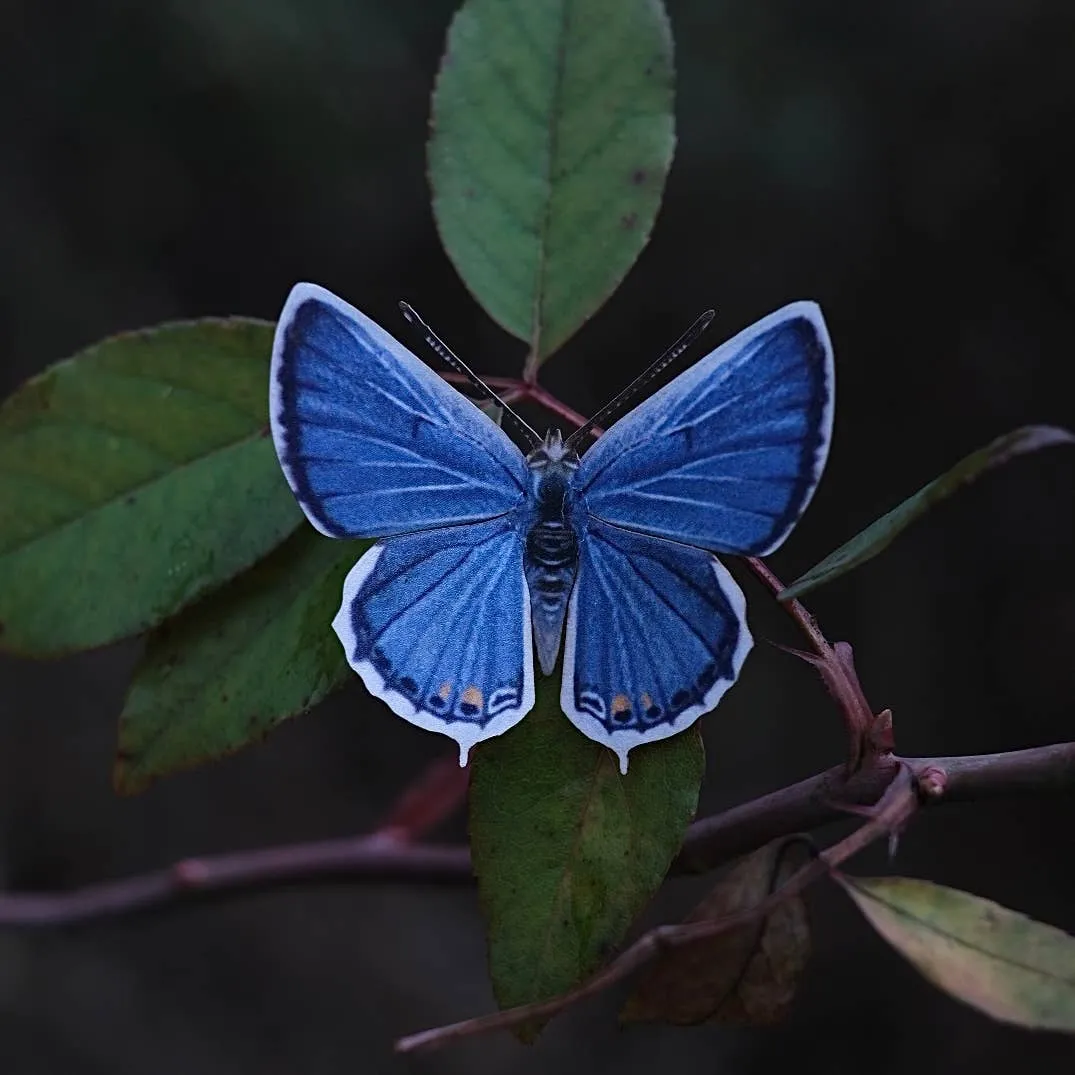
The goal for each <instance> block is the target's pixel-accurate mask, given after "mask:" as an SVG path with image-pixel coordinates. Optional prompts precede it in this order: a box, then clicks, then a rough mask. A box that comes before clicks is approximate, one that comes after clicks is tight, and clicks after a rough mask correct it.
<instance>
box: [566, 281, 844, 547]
mask: <svg viewBox="0 0 1075 1075" xmlns="http://www.w3.org/2000/svg"><path fill="white" fill-rule="evenodd" d="M833 390H834V386H833V360H832V345H831V344H830V342H829V334H828V330H827V329H826V328H825V320H824V318H823V317H822V316H821V310H820V309H819V308H818V307H817V305H816V304H814V303H812V302H794V303H791V304H790V305H789V306H785V307H784V308H783V309H782V310H777V311H776V313H773V314H770V315H769V316H768V317H765V318H762V320H761V321H758V322H757V323H756V324H754V325H751V326H750V327H749V328H747V329H744V330H743V331H742V332H740V333H739V335H738V336H735V337H733V338H732V339H730V340H728V341H727V343H724V344H722V345H721V346H720V347H718V348H717V349H716V350H715V351H712V352H710V354H708V355H706V356H705V358H703V359H701V360H700V361H699V362H697V363H695V365H693V366H691V367H690V369H688V370H685V371H684V372H683V373H681V374H680V375H679V376H678V377H676V378H675V380H673V381H671V382H669V383H668V384H666V385H665V386H664V387H663V388H662V389H660V391H658V392H655V393H654V394H653V395H652V396H650V398H649V399H647V400H646V401H645V402H643V403H640V404H639V405H638V406H637V407H636V408H635V409H634V410H633V411H631V412H630V413H629V414H627V415H625V416H624V417H623V418H621V419H620V420H619V421H618V422H616V423H615V425H613V426H612V428H611V429H610V430H609V431H608V432H607V433H606V434H605V435H604V436H602V437H601V438H600V439H599V440H598V441H597V443H596V444H595V445H594V446H593V447H592V448H590V450H589V451H588V452H586V454H585V455H584V456H583V457H582V463H581V464H580V466H579V468H578V470H577V471H576V472H575V477H574V480H573V483H572V484H573V486H574V488H575V491H576V492H577V493H578V494H579V496H580V497H581V498H582V500H583V502H584V504H585V508H586V510H587V511H588V512H589V514H591V515H593V516H595V517H597V518H599V519H603V520H605V521H606V522H610V523H615V524H616V525H617V526H623V527H627V528H628V529H630V530H637V531H640V532H641V533H646V534H653V535H654V536H656V537H663V538H669V539H671V540H672V541H681V542H686V543H687V544H690V545H698V546H700V547H701V548H704V549H710V550H711V551H713V552H730V553H735V554H737V555H752V556H761V555H765V554H767V553H770V552H772V551H773V550H774V549H775V548H776V547H777V546H778V545H779V544H780V543H781V542H782V541H783V540H784V538H785V537H787V535H788V533H789V531H790V530H791V528H792V527H793V526H794V525H795V522H796V520H797V519H798V518H799V516H800V515H802V513H803V511H805V510H806V505H807V504H808V503H809V501H810V498H811V496H813V493H814V489H815V488H816V487H817V483H818V480H819V479H820V477H821V471H822V468H823V467H824V465H825V459H826V457H827V455H828V450H829V439H830V436H831V433H832V415H833Z"/></svg>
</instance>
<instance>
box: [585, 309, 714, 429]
mask: <svg viewBox="0 0 1075 1075" xmlns="http://www.w3.org/2000/svg"><path fill="white" fill-rule="evenodd" d="M716 316H717V315H716V311H715V310H706V312H705V313H704V314H702V315H701V316H700V317H699V318H698V319H697V320H696V321H695V322H694V324H693V325H691V327H690V328H689V329H687V331H686V332H684V333H683V335H682V336H680V338H679V339H678V340H676V342H675V343H674V344H672V346H671V347H669V348H668V350H667V351H665V353H664V354H663V355H661V357H660V358H658V359H657V361H656V362H654V363H653V365H652V366H650V367H649V369H647V370H645V371H644V372H643V373H640V374H639V375H638V376H637V377H636V378H635V379H634V380H633V381H632V382H631V383H630V384H629V385H628V386H627V387H626V388H625V389H624V390H623V391H622V392H621V393H620V394H619V395H618V396H617V397H616V398H615V399H614V400H612V401H611V402H610V403H606V404H605V406H604V407H602V408H601V409H600V410H599V411H598V412H597V413H596V414H595V415H594V416H593V417H592V418H591V419H590V420H589V421H588V422H587V423H586V424H585V425H584V426H580V427H579V428H578V429H576V430H575V432H574V433H572V434H571V436H570V437H568V438H567V440H566V441H565V442H564V447H565V448H574V447H575V446H576V445H577V444H578V443H579V442H580V441H581V440H582V439H583V438H584V437H585V436H586V434H587V433H589V432H590V430H591V429H593V428H594V427H595V426H604V425H607V424H608V419H609V418H611V417H612V416H613V415H614V414H615V413H616V412H617V411H618V410H620V409H621V408H622V407H623V405H624V404H625V403H626V402H627V401H628V400H629V399H630V398H631V397H632V396H634V395H637V394H638V392H639V391H640V390H641V389H642V388H644V387H645V386H646V385H647V384H649V382H650V381H652V380H653V378H654V377H656V376H657V374H659V373H661V372H662V371H663V370H666V369H667V368H668V367H669V366H670V365H671V364H672V363H673V362H675V360H676V359H677V358H679V356H680V355H681V354H683V352H684V351H686V350H687V348H688V347H690V345H691V344H692V343H694V341H695V340H697V339H698V337H699V336H701V334H702V333H703V332H705V330H706V329H707V328H709V322H710V321H712V320H713V318H714V317H716Z"/></svg>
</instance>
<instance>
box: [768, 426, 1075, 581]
mask: <svg viewBox="0 0 1075 1075" xmlns="http://www.w3.org/2000/svg"><path fill="white" fill-rule="evenodd" d="M1072 443H1075V435H1072V434H1071V433H1069V432H1068V431H1067V430H1066V429H1058V428H1057V427H1055V426H1023V427H1022V428H1021V429H1016V430H1014V431H1013V432H1011V433H1008V434H1006V435H1005V436H1003V437H998V438H997V439H996V440H995V441H993V442H991V443H990V444H987V445H986V446H985V447H984V448H979V449H978V451H976V452H972V453H971V454H970V455H968V456H967V457H966V458H965V459H962V460H960V461H959V462H958V463H957V464H956V465H955V466H954V467H952V469H951V470H949V471H947V472H946V473H944V474H942V475H941V476H940V477H939V478H934V480H933V481H931V482H930V483H929V485H926V486H923V487H922V488H921V489H919V490H918V492H917V493H915V494H914V496H912V497H908V498H907V499H906V500H905V501H904V502H903V503H902V504H900V505H898V506H897V507H895V508H893V509H892V511H890V512H888V514H887V515H882V516H881V518H880V519H878V520H877V521H876V522H873V523H871V524H870V525H869V526H868V527H866V529H865V530H863V531H862V532H861V533H860V534H858V535H856V536H855V537H853V538H852V539H851V540H850V541H849V542H847V543H846V544H845V545H841V546H840V547H839V548H838V549H837V550H836V551H835V552H833V553H830V554H829V555H828V556H826V557H825V559H824V560H822V561H821V562H820V563H818V564H815V565H814V566H813V567H812V568H810V570H809V571H807V572H806V574H804V575H802V576H801V577H800V578H797V579H796V580H795V581H794V582H793V583H792V584H791V585H790V586H789V587H787V589H785V590H782V591H781V593H780V594H779V599H780V600H781V601H790V600H791V599H792V598H793V597H801V596H802V595H803V594H804V593H808V592H809V591H810V590H814V589H817V587H818V586H823V585H824V584H825V583H826V582H831V581H832V580H833V579H835V578H839V577H840V575H843V574H846V573H847V572H848V571H850V570H851V569H852V568H855V567H858V565H859V564H862V563H865V562H866V561H867V560H872V559H873V557H875V556H876V555H877V554H878V553H880V552H881V551H883V550H884V549H886V548H887V547H888V546H889V545H890V544H891V543H892V541H894V540H895V538H896V537H898V536H899V534H900V533H901V532H902V531H904V530H906V529H907V527H908V526H910V525H911V523H913V522H915V521H916V520H917V519H919V518H920V517H921V516H923V515H925V513H926V512H927V511H929V509H930V508H932V507H933V506H934V505H935V504H937V503H938V502H939V501H941V500H944V498H945V497H947V496H951V494H952V493H954V492H955V491H956V490H957V489H958V488H959V487H960V486H962V485H966V484H967V483H968V482H972V481H973V480H974V479H975V478H977V477H978V476H979V475H980V474H982V473H984V472H985V471H987V470H990V469H991V468H993V467H996V466H999V465H1000V464H1001V463H1006V462H1007V461H1008V460H1009V459H1013V458H1014V457H1015V456H1017V455H1023V454H1024V453H1026V452H1034V451H1037V450H1038V449H1039V448H1048V447H1049V446H1050V445H1053V444H1072Z"/></svg>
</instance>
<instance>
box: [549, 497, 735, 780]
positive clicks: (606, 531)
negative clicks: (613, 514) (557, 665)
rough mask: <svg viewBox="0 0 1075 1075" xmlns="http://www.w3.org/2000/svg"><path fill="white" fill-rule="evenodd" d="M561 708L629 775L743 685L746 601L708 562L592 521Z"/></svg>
mask: <svg viewBox="0 0 1075 1075" xmlns="http://www.w3.org/2000/svg"><path fill="white" fill-rule="evenodd" d="M566 635H567V638H566V642H565V646H564V678H563V683H562V687H561V691H560V705H561V707H562V708H563V710H564V712H565V713H566V714H567V716H568V718H569V719H570V720H571V723H572V724H574V725H575V727H577V728H578V729H579V731H581V732H582V733H583V734H584V735H587V736H589V737H590V738H591V739H594V740H596V741H597V742H599V743H603V744H605V746H608V747H609V748H611V749H612V750H613V751H615V752H616V754H618V755H619V758H620V767H621V769H622V770H623V772H626V771H627V752H628V751H629V750H631V749H632V748H633V747H636V746H638V745H639V744H641V743H648V742H652V741H654V740H656V739H664V738H666V737H667V736H670V735H675V733H676V732H680V731H682V730H683V729H684V728H686V727H688V726H689V725H691V724H693V723H694V721H696V720H697V719H698V717H700V716H701V715H702V714H703V713H708V712H709V710H711V709H713V708H714V706H716V704H717V703H718V702H719V701H720V699H721V697H722V696H723V694H724V692H725V691H726V690H727V689H728V688H729V687H730V686H731V685H732V683H734V682H735V680H736V677H737V676H738V675H739V670H740V668H742V666H743V661H744V660H745V659H746V655H747V653H748V651H749V650H750V647H751V637H750V631H749V630H748V628H747V624H746V617H745V603H744V601H743V594H742V592H741V591H740V589H739V587H738V586H737V585H736V584H735V580H734V579H733V578H732V577H731V575H730V574H728V571H727V570H726V569H725V568H724V567H723V566H722V565H721V564H720V562H719V561H718V560H717V559H716V558H715V557H713V556H711V555H710V554H709V553H707V552H703V551H702V550H701V549H696V548H694V547H693V546H690V545H680V544H678V543H676V542H672V541H665V540H663V539H661V538H655V537H650V536H648V535H646V534H637V533H634V532H632V531H630V530H623V529H621V528H619V527H616V526H610V525H608V524H607V523H603V522H600V521H599V520H596V519H593V518H590V519H588V520H587V521H586V523H585V524H584V527H583V529H582V530H581V532H580V542H579V571H578V576H577V579H576V582H575V589H574V591H573V592H572V595H571V602H570V605H569V606H568V612H567V632H566Z"/></svg>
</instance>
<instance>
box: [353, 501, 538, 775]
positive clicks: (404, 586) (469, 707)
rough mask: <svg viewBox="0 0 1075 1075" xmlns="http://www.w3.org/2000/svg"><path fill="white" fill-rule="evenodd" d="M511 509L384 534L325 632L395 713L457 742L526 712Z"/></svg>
mask: <svg viewBox="0 0 1075 1075" xmlns="http://www.w3.org/2000/svg"><path fill="white" fill-rule="evenodd" d="M516 526H517V524H516V520H515V516H514V513H513V514H511V515H504V516H501V517H499V518H497V519H490V520H488V521H487V522H481V523H472V524H469V525H465V526H451V527H444V528H440V529H436V530H424V531H421V532H419V533H415V534H405V535H402V536H400V537H392V538H387V539H385V540H384V541H380V542H378V543H377V544H376V545H374V546H373V548H371V549H369V550H368V551H367V552H366V553H365V555H363V556H362V558H361V559H360V560H359V561H358V563H357V564H356V565H355V566H354V567H353V568H352V569H351V572H350V574H349V575H348V576H347V581H346V582H345V583H344V588H343V604H342V605H341V606H340V611H339V613H337V615H336V619H335V620H334V621H333V624H332V626H333V627H334V628H335V629H336V634H337V635H339V638H340V641H341V642H342V643H343V648H344V652H345V653H346V655H347V660H348V662H349V663H350V664H351V667H352V668H354V670H355V671H356V672H357V673H358V674H359V675H360V676H361V677H362V680H363V682H364V683H365V684H366V687H367V688H368V689H369V691H370V693H371V694H375V695H376V696H377V697H378V698H381V699H383V700H384V701H385V702H386V703H387V704H388V706H389V707H390V708H391V709H392V711H393V712H395V713H397V714H399V716H401V717H404V718H405V719H406V720H409V721H410V722H411V723H412V724H417V725H418V727H420V728H426V729H427V730H429V731H434V732H442V733H443V734H445V735H449V736H451V737H452V738H453V739H454V740H455V741H456V742H457V743H458V744H459V757H460V764H463V763H464V762H465V761H466V757H467V752H468V751H469V750H470V748H471V747H472V746H473V745H474V744H475V743H477V742H479V741H480V740H482V739H488V738H490V737H491V736H494V735H499V734H500V733H501V732H504V731H507V729H508V728H510V727H511V726H512V725H513V724H516V723H518V722H519V721H520V720H522V718H523V717H524V716H526V714H527V713H528V712H529V711H530V710H531V709H532V708H533V705H534V657H533V646H532V644H531V626H530V597H529V594H528V592H527V587H526V580H525V578H524V577H523V561H522V543H521V542H520V540H519V536H518V532H517V529H516Z"/></svg>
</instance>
